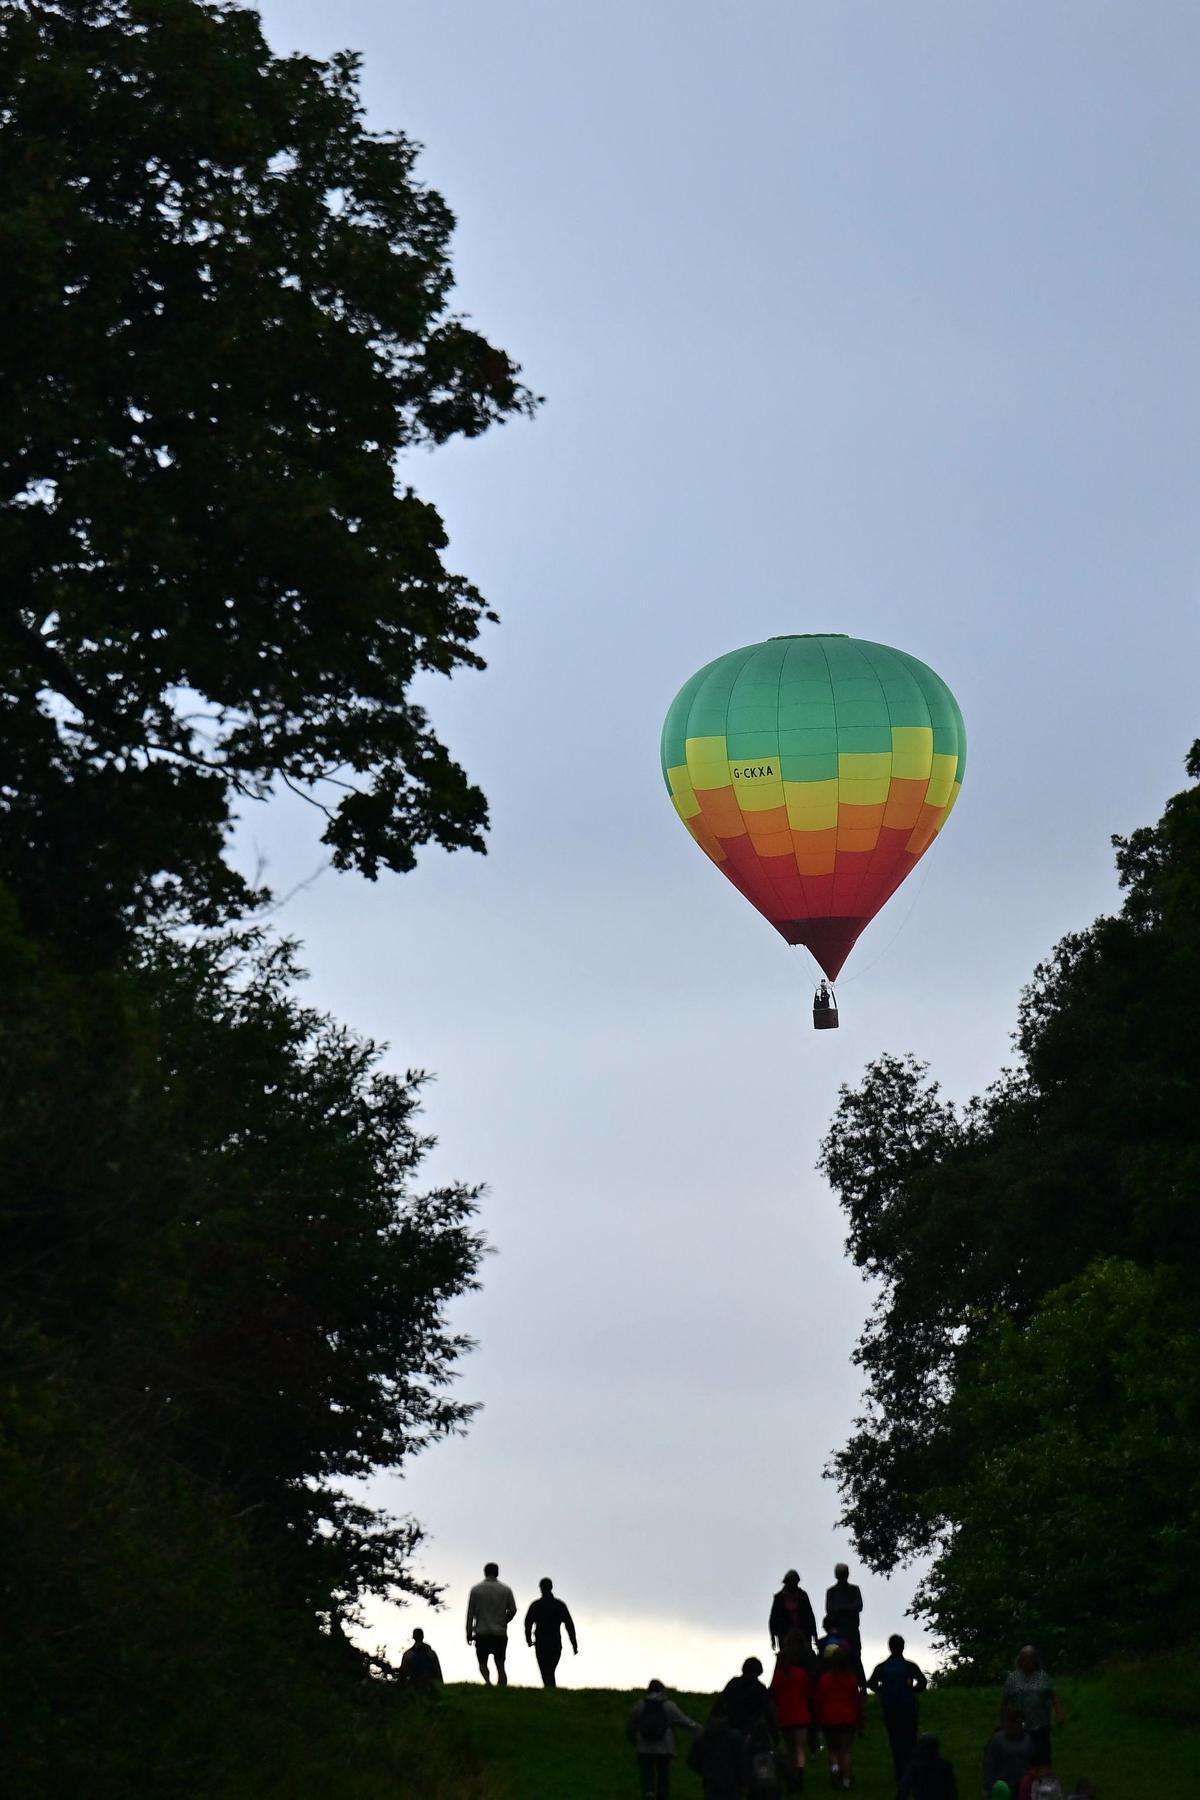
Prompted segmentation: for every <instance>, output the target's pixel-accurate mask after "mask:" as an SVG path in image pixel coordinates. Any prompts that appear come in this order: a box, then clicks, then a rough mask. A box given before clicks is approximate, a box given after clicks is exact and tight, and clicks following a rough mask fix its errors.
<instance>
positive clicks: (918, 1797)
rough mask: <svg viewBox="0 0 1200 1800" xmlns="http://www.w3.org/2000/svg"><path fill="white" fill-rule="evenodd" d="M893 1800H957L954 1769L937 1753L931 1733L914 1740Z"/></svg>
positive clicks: (936, 1745) (939, 1751)
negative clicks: (911, 1756)
mask: <svg viewBox="0 0 1200 1800" xmlns="http://www.w3.org/2000/svg"><path fill="white" fill-rule="evenodd" d="M896 1800H958V1782H957V1781H956V1780H955V1776H954V1769H953V1768H952V1766H951V1765H950V1763H948V1762H947V1761H946V1759H945V1757H944V1756H943V1755H942V1752H941V1746H940V1745H939V1743H938V1740H937V1738H936V1737H935V1736H934V1735H933V1733H932V1731H926V1732H923V1733H922V1735H921V1736H920V1737H919V1738H918V1739H917V1747H916V1749H915V1750H914V1752H913V1759H912V1761H911V1762H910V1763H909V1765H908V1767H907V1769H906V1770H905V1771H904V1779H903V1780H902V1781H901V1783H900V1786H899V1787H898V1788H897V1789H896Z"/></svg>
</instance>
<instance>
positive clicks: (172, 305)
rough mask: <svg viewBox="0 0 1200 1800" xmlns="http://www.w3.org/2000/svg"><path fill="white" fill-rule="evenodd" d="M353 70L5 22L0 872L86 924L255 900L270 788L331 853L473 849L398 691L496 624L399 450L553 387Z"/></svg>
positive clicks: (421, 723)
mask: <svg viewBox="0 0 1200 1800" xmlns="http://www.w3.org/2000/svg"><path fill="white" fill-rule="evenodd" d="M356 80H357V63H356V59H355V58H354V57H353V56H351V55H341V56H336V57H334V58H333V59H332V60H331V61H329V62H326V63H322V62H317V61H314V60H312V59H311V58H307V57H301V56H275V55H273V54H271V52H270V51H269V50H268V48H267V46H266V43H265V41H264V39H263V36H262V32H261V29H260V25H259V21H258V18H257V15H256V14H255V13H254V12H252V11H250V10H248V9H245V8H243V7H241V6H235V5H231V4H221V3H216V0H213V3H207V0H46V3H44V4H39V5H38V6H36V7H18V8H6V9H4V12H3V15H2V16H0V256H2V258H3V263H4V270H5V279H4V282H3V283H2V284H0V359H2V366H3V372H4V385H5V405H4V408H3V409H2V410H0V561H2V562H3V565H4V568H5V572H6V582H5V595H6V597H5V599H4V600H3V602H0V843H2V844H3V845H4V846H5V848H4V850H3V852H2V853H0V877H2V878H4V879H6V880H7V881H8V882H9V884H10V885H11V886H12V888H13V889H14V891H15V892H16V894H17V896H18V898H19V900H20V902H21V905H22V907H23V910H24V914H25V916H26V918H27V920H28V921H29V923H30V925H31V927H32V928H34V929H35V930H37V931H38V932H39V933H44V932H51V933H53V934H55V935H57V936H58V937H59V938H60V940H62V941H64V942H66V941H68V940H71V939H75V940H78V941H80V942H81V943H88V944H90V945H93V946H95V947H98V948H99V949H100V950H101V951H103V950H105V949H107V948H111V946H112V944H113V943H114V942H116V941H118V939H119V927H120V926H121V925H122V924H124V925H127V924H128V923H129V922H130V921H131V920H132V921H136V920H137V919H138V918H140V917H144V916H146V915H147V914H148V913H150V912H151V911H153V910H154V909H155V908H156V907H159V906H161V905H162V903H163V901H164V899H169V900H172V901H174V902H175V903H176V904H177V905H183V906H184V907H186V908H187V909H188V911H189V912H190V913H191V914H192V916H194V917H197V918H200V919H203V920H205V921H207V922H209V923H212V922H215V921H217V920H219V919H220V918H222V917H227V916H228V915H229V914H230V912H231V911H234V910H236V909H238V908H239V907H241V906H244V905H245V904H246V903H247V902H248V901H249V899H250V898H251V896H250V894H249V893H248V890H247V889H246V887H245V885H244V883H243V882H242V881H241V880H240V879H239V878H238V877H237V876H236V875H235V874H234V873H233V872H232V871H231V870H230V869H229V868H228V867H227V866H226V864H225V863H224V860H223V855H222V852H223V846H224V841H225V837H226V835H227V831H228V826H229V821H230V813H231V806H232V805H233V804H234V803H235V802H236V801H238V800H239V799H241V798H244V797H246V796H262V795H264V794H265V793H266V792H267V791H268V790H269V789H270V788H271V787H272V785H273V784H276V783H285V784H287V785H288V786H290V787H293V788H295V789H297V790H298V791H299V792H301V793H303V794H304V795H306V796H307V797H310V798H312V799H313V800H314V802H315V803H316V804H318V805H319V806H320V807H321V808H322V810H323V813H324V817H325V824H324V842H325V843H326V844H328V845H329V847H330V850H331V852H332V857H333V860H334V862H335V864H337V866H338V867H341V868H357V869H359V870H361V871H363V872H364V873H366V874H367V875H369V876H374V875H375V874H376V873H377V871H378V870H379V869H380V868H390V869H399V870H402V869H407V868H409V867H411V866H412V863H413V860H414V849H415V847H416V846H418V845H420V844H422V843H424V842H427V841H433V842H436V843H439V844H442V845H444V846H446V847H447V848H456V847H460V846H468V847H471V848H474V849H481V848H482V841H483V840H482V833H483V830H484V827H485V824H486V807H485V803H484V800H483V796H482V795H481V794H480V792H479V790H478V789H477V788H475V787H474V786H472V784H471V783H470V781H469V780H468V779H467V777H466V775H465V774H464V773H463V771H462V769H461V768H459V767H458V765H457V764H456V763H455V762H454V761H453V760H452V758H451V757H450V755H449V753H448V752H447V751H446V749H445V748H444V746H443V745H442V744H441V743H440V742H439V740H438V738H437V737H436V735H435V733H434V732H433V730H432V729H431V727H430V724H429V721H428V719H427V717H426V715H425V713H424V712H423V711H422V709H421V708H420V707H419V706H417V705H416V704H414V702H413V700H412V698H411V694H410V689H411V684H412V682H413V680H414V678H415V677H416V676H417V675H418V674H419V673H420V672H421V671H423V670H432V671H437V672H440V673H442V674H449V673H451V672H452V671H453V670H455V669H458V668H462V667H479V666H481V664H480V658H479V655H478V652H477V651H476V649H475V648H474V644H475V640H476V638H477V636H478V632H479V628H480V620H481V618H482V617H484V616H488V617H490V616H491V615H490V614H487V613H486V610H485V603H484V601H483V599H482V597H481V596H480V595H479V593H478V592H477V591H476V590H475V588H474V587H472V586H471V584H470V583H469V582H467V581H465V580H464V579H463V578H462V577H461V576H458V575H455V574H453V573H451V572H450V571H449V570H448V569H447V568H446V566H445V564H444V562H443V560H442V552H443V551H444V549H445V545H446V538H445V533H444V530H443V527H442V523H441V521H440V519H439V517H438V515H437V513H436V511H435V510H434V509H433V507H432V506H430V505H428V504H427V503H425V502H423V501H421V500H420V499H419V498H418V497H417V496H416V494H414V493H413V491H412V490H411V489H410V488H407V487H404V486H402V485H399V484H398V482H397V479H396V473H395V464H396V459H397V457H398V455H399V454H400V453H401V452H402V451H405V450H407V449H410V448H411V447H412V446H413V445H415V444H419V443H422V442H424V443H434V444H436V443H441V442H444V441H445V440H446V439H448V438H451V437H453V436H455V435H464V436H467V437H474V436H476V435H477V434H478V433H480V432H482V431H483V430H485V429H486V428H487V427H488V426H489V425H490V424H493V423H495V422H497V421H501V420H503V419H504V418H506V417H507V416H509V415H511V414H513V413H514V412H527V411H529V410H530V408H531V406H532V404H533V401H532V398H531V396H530V395H529V394H528V392H527V391H526V390H525V389H524V388H523V387H522V386H521V385H520V382H519V380H518V373H517V370H516V367H515V365H514V364H513V363H512V362H511V361H510V359H509V358H508V356H507V355H505V353H504V352H503V351H501V350H498V349H496V348H494V347H493V346H492V345H491V344H489V343H488V342H487V341H486V339H485V338H483V337H482V336H480V335H479V334H478V333H477V332H475V331H474V330H472V329H470V328H469V327H468V326H467V325H466V324H465V323H464V322H463V320H462V319H461V318H459V317H457V316H455V315H454V314H453V313H452V312H451V311H450V310H449V299H448V297H449V293H450V289H451V286H452V273H451V268H450V263H449V257H448V250H449V240H450V235H451V230H452V226H453V218H452V215H451V213H450V211H449V209H448V208H447V206H446V204H445V202H444V201H443V200H442V199H441V197H440V196H439V195H438V194H436V193H434V192H432V191H431V190H429V189H428V188H425V187H423V186H422V185H421V184H420V183H419V182H418V181H417V180H416V179H415V176H414V163H415V158H416V147H415V146H414V145H413V144H412V142H411V141H410V140H409V139H407V138H406V137H404V136H403V135H401V134H399V133H391V134H386V135H380V134H373V133H371V132H369V131H367V130H366V128H365V126H364V123H363V119H362V112H361V107H360V104H359V100H358V95H357V89H356Z"/></svg>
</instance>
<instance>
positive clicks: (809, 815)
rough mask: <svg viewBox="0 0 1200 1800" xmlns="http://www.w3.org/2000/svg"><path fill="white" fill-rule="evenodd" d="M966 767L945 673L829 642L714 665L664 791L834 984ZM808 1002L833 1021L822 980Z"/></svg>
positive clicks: (744, 654) (741, 654)
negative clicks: (811, 1000) (810, 1001)
mask: <svg viewBox="0 0 1200 1800" xmlns="http://www.w3.org/2000/svg"><path fill="white" fill-rule="evenodd" d="M965 762H966V736H965V734H964V731H963V722H962V714H961V713H960V712H959V710H958V703H957V701H956V700H955V698H954V695H953V694H952V693H951V692H950V689H949V688H948V687H947V686H946V684H945V682H944V681H943V680H942V679H941V677H940V676H938V675H935V674H934V672H933V670H932V669H931V668H929V667H928V666H927V665H926V664H925V663H923V662H918V660H917V658H916V657H915V656H909V655H908V654H907V652H906V651H903V650H893V649H890V648H889V647H888V645H886V644H873V643H869V642H867V641H866V640H865V639H863V638H852V637H846V636H845V635H844V634H842V633H833V632H826V633H805V634H802V635H799V636H795V637H774V638H770V639H768V641H767V642H766V643H765V644H748V645H747V646H746V647H745V648H744V649H742V650H731V651H730V652H729V654H728V655H727V656H720V657H718V658H717V660H716V662H711V663H708V664H707V665H706V666H705V667H704V668H703V669H700V670H699V671H698V672H697V673H696V674H695V675H693V676H692V678H691V680H690V681H688V682H686V683H685V684H684V686H683V687H682V688H681V689H680V691H679V693H678V694H677V695H676V697H675V700H674V702H673V703H672V705H671V709H670V711H669V712H668V714H667V718H666V723H665V724H664V726H663V734H662V766H663V774H664V776H665V777H666V782H667V787H668V789H669V790H670V793H671V798H672V799H673V801H674V803H675V808H676V811H677V812H678V813H679V816H680V818H681V819H682V820H683V822H684V824H685V825H686V826H687V828H688V830H689V831H690V832H691V834H692V836H693V837H694V838H695V840H696V842H697V843H698V844H699V845H700V848H701V849H702V850H703V851H704V852H705V853H706V855H708V856H709V857H711V858H712V860H713V862H715V863H716V865H717V867H718V868H719V869H720V871H721V873H722V874H723V875H727V876H728V877H729V879H730V881H732V883H733V885H734V886H735V887H736V888H737V889H738V891H739V892H740V893H742V894H744V895H745V896H746V899H747V900H749V902H750V904H751V905H752V906H755V907H757V909H758V911H759V912H760V913H762V915H763V917H764V918H765V919H769V920H770V922H771V924H772V925H774V927H775V929H776V931H778V932H779V933H780V934H781V935H782V936H783V937H784V938H785V939H786V940H787V942H788V943H789V944H805V945H807V947H808V949H809V950H810V951H811V952H812V954H813V956H814V957H815V958H816V961H817V963H818V964H819V965H820V967H821V969H822V970H823V971H824V974H825V976H826V977H827V978H828V980H829V981H833V980H835V979H836V977H837V975H838V973H839V972H840V970H841V968H842V965H843V963H844V962H845V960H846V958H847V957H848V956H849V954H850V951H851V950H852V949H853V947H854V943H855V940H856V939H857V938H858V936H859V933H860V932H861V931H862V930H863V928H864V927H865V926H866V925H867V924H868V923H869V922H870V920H871V919H873V918H874V917H875V914H876V913H877V912H878V911H879V909H880V907H881V906H883V905H884V903H885V902H886V901H887V900H888V899H890V897H891V896H892V894H894V893H895V891H896V889H897V888H898V887H899V886H900V883H901V882H902V881H903V880H904V878H905V876H906V875H907V874H908V873H909V872H910V870H912V869H913V868H914V867H915V866H916V864H917V863H918V862H919V861H920V859H921V857H922V856H924V854H925V852H926V850H928V848H929V846H930V844H932V842H933V840H934V838H935V837H936V836H937V834H938V832H939V831H940V830H941V828H942V826H943V825H944V824H945V822H946V820H947V818H948V817H949V814H950V809H951V808H952V807H953V805H954V802H955V801H956V800H957V799H958V794H959V789H960V787H961V785H962V778H963V769H964V766H965ZM817 1000H818V1004H817V1008H816V1009H815V1010H814V1023H815V1024H818V1025H826V1026H827V1025H829V1024H836V1022H837V1011H836V1002H835V1001H834V1000H833V997H832V995H830V994H829V992H828V989H827V988H826V986H825V984H824V983H823V984H822V989H821V992H819V993H818V997H817ZM831 1009H832V1017H830V1016H829V1015H830V1010H831ZM818 1014H820V1015H821V1016H818Z"/></svg>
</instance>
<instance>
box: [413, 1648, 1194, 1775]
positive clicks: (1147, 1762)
mask: <svg viewBox="0 0 1200 1800" xmlns="http://www.w3.org/2000/svg"><path fill="white" fill-rule="evenodd" d="M1198 1676H1200V1670H1198V1669H1197V1665H1196V1664H1195V1662H1194V1661H1192V1660H1191V1659H1188V1660H1187V1662H1186V1663H1184V1662H1180V1661H1176V1662H1174V1663H1165V1664H1162V1665H1159V1666H1157V1667H1151V1668H1141V1669H1135V1670H1129V1671H1124V1672H1122V1671H1110V1672H1109V1673H1107V1674H1105V1675H1103V1676H1099V1677H1096V1678H1094V1679H1090V1680H1082V1681H1065V1682H1063V1684H1062V1688H1061V1692H1062V1698H1063V1703H1064V1705H1065V1707H1066V1709H1067V1717H1068V1721H1069V1723H1068V1725H1067V1728H1066V1730H1065V1731H1063V1732H1061V1733H1060V1734H1058V1735H1057V1737H1056V1749H1055V1762H1056V1766H1057V1769H1058V1773H1059V1774H1060V1776H1061V1777H1062V1778H1063V1780H1064V1783H1065V1784H1066V1786H1067V1790H1068V1791H1069V1790H1070V1786H1071V1784H1073V1783H1074V1781H1075V1779H1076V1777H1077V1776H1079V1775H1091V1776H1092V1777H1093V1779H1094V1780H1095V1781H1096V1782H1097V1783H1098V1784H1099V1787H1100V1792H1101V1797H1102V1800H1163V1797H1164V1796H1170V1797H1171V1800H1188V1797H1189V1796H1197V1797H1200V1702H1198V1701H1197V1694H1198V1693H1200V1679H1198ZM675 1697H676V1699H677V1700H678V1701H679V1704H680V1705H681V1706H682V1707H683V1708H684V1710H685V1711H686V1712H690V1713H691V1714H692V1716H693V1717H694V1718H703V1717H704V1715H705V1713H706V1712H707V1710H708V1707H709V1706H710V1705H711V1701H712V1696H711V1695H704V1694H678V1695H676V1696H675ZM636 1698H637V1696H636V1695H633V1694H628V1693H618V1692H614V1691H611V1690H605V1689H575V1690H571V1689H559V1690H558V1691H557V1692H555V1693H549V1694H548V1693H543V1692H542V1691H541V1689H533V1688H515V1687H510V1688H509V1689H507V1691H505V1692H500V1691H498V1690H495V1689H488V1688H484V1687H482V1686H453V1687H450V1688H447V1690H446V1699H445V1714H446V1719H447V1724H448V1725H449V1727H450V1729H451V1731H452V1733H453V1735H454V1736H455V1737H456V1738H460V1737H465V1738H466V1739H467V1740H469V1742H470V1743H471V1745H472V1746H473V1747H474V1750H475V1751H476V1752H477V1754H478V1759H479V1762H480V1763H481V1764H482V1765H483V1767H484V1769H485V1770H486V1777H485V1778H484V1779H483V1780H482V1781H481V1782H480V1783H479V1785H477V1786H476V1785H474V1784H472V1788H471V1791H472V1792H473V1793H475V1794H479V1795H486V1796H488V1800H493V1797H494V1800H621V1797H622V1796H624V1797H625V1800H636V1795H637V1784H636V1778H635V1773H634V1761H633V1754H632V1752H631V1750H630V1749H629V1746H628V1745H627V1743H626V1742H625V1737H624V1726H625V1719H626V1717H627V1715H628V1712H629V1708H630V1706H631V1705H632V1704H633V1701H634V1700H635V1699H636ZM997 1705H998V1695H997V1691H996V1690H994V1689H991V1688H960V1687H950V1688H942V1689H940V1690H935V1691H933V1692H931V1693H929V1694H927V1695H926V1696H925V1702H924V1706H923V1711H922V1728H923V1729H925V1730H928V1731H936V1732H937V1733H938V1734H939V1736H940V1737H941V1739H942V1748H943V1751H944V1753H945V1754H946V1755H947V1756H948V1757H949V1758H950V1760H951V1761H952V1762H953V1764H954V1766H955V1769H956V1772H957V1774H958V1788H959V1795H960V1800H979V1796H980V1794H981V1792H982V1778H981V1770H980V1763H981V1757H982V1752H983V1745H984V1742H985V1740H986V1738H987V1736H988V1734H989V1733H990V1732H991V1731H992V1730H993V1729H994V1728H995V1722H996V1713H997ZM857 1773H858V1781H857V1785H856V1790H855V1791H856V1793H857V1795H858V1800H894V1794H895V1788H894V1785H893V1783H892V1777H891V1761H890V1758H889V1756H888V1749H887V1739H886V1737H885V1735H884V1732H883V1728H882V1726H881V1725H880V1724H879V1722H878V1719H877V1718H875V1719H869V1720H868V1728H867V1736H866V1738H865V1739H864V1741H863V1742H862V1743H861V1744H860V1745H859V1754H858V1770H857ZM807 1791H808V1793H809V1794H810V1795H812V1794H818V1795H820V1794H826V1793H829V1792H830V1788H829V1782H828V1774H827V1764H826V1761H825V1759H824V1757H822V1758H820V1759H819V1760H818V1762H817V1764H816V1765H815V1767H814V1769H813V1770H812V1771H811V1772H810V1775H809V1779H808V1789H807ZM672 1793H673V1795H675V1796H677V1797H678V1800H700V1793H701V1788H700V1782H699V1780H698V1779H697V1777H696V1776H694V1775H692V1774H691V1773H690V1772H689V1771H688V1769H687V1767H686V1754H684V1755H681V1756H679V1757H677V1758H676V1761H675V1770H674V1774H673V1777H672ZM455 1800H458V1797H457V1796H455ZM462 1800H468V1789H467V1788H464V1789H463V1795H462Z"/></svg>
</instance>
